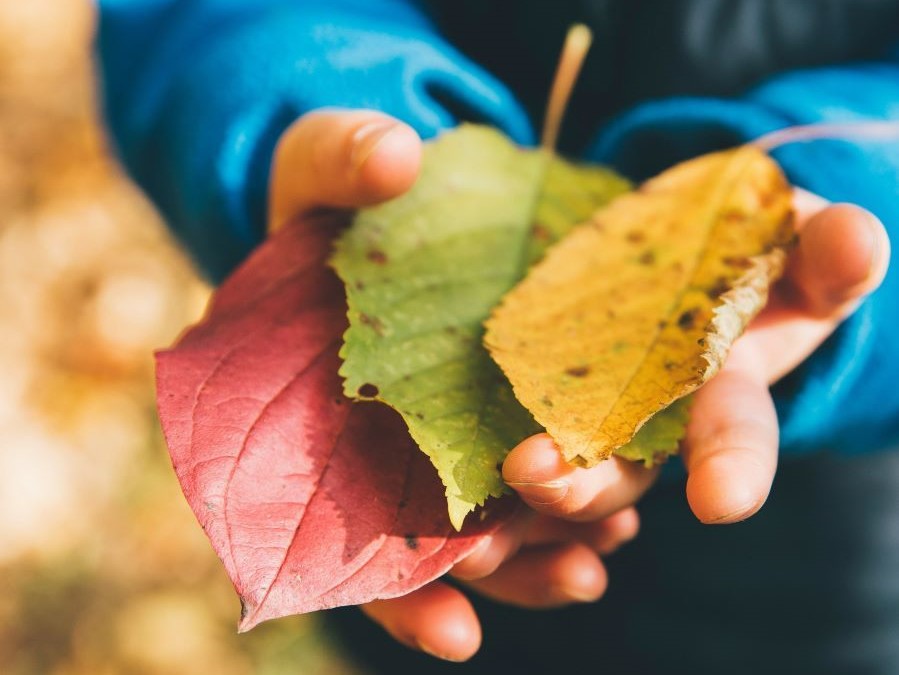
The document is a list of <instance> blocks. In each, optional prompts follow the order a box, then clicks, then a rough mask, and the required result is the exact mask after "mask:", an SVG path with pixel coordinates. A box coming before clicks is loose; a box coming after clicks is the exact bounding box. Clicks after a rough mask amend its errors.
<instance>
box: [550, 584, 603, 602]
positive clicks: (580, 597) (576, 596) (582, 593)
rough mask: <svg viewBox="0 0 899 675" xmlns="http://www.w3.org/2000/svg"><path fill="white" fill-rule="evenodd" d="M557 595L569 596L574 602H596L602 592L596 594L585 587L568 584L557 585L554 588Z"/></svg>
mask: <svg viewBox="0 0 899 675" xmlns="http://www.w3.org/2000/svg"><path fill="white" fill-rule="evenodd" d="M554 591H555V595H556V596H557V597H563V598H571V599H572V600H574V601H576V602H596V601H597V600H599V599H600V598H601V597H602V593H599V594H597V593H596V592H595V591H591V590H590V589H587V588H571V587H569V586H564V587H563V586H557V587H556V588H555V589H554Z"/></svg>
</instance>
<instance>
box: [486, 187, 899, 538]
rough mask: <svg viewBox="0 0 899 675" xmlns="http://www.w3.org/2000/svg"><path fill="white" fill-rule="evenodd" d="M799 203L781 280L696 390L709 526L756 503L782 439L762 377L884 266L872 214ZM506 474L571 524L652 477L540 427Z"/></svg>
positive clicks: (631, 495)
mask: <svg viewBox="0 0 899 675" xmlns="http://www.w3.org/2000/svg"><path fill="white" fill-rule="evenodd" d="M794 203H795V206H796V210H797V216H798V219H797V220H798V225H799V228H800V239H799V244H798V247H797V248H796V249H795V250H794V251H793V253H792V255H791V257H790V260H789V263H788V265H787V270H786V274H785V277H784V279H783V280H782V281H781V282H780V283H779V284H777V286H776V287H775V288H774V289H773V292H772V294H771V298H770V300H769V302H768V305H767V306H766V308H765V309H764V310H763V311H762V313H761V314H760V315H759V316H758V317H757V318H756V320H755V321H754V322H753V323H752V324H751V325H750V327H749V329H748V330H747V332H746V334H745V335H744V336H743V337H742V338H740V340H738V341H737V343H736V344H735V345H734V348H733V350H732V351H731V354H730V356H729V358H728V360H727V363H726V364H725V366H724V368H723V369H722V371H721V372H720V373H719V374H718V375H717V376H716V377H715V378H714V379H712V380H711V381H710V382H709V383H708V384H706V385H705V386H704V387H702V388H701V389H700V390H699V391H698V392H697V393H696V395H695V403H694V405H693V408H692V413H691V421H690V425H689V427H688V430H687V438H686V440H685V443H684V447H683V452H682V458H683V461H684V465H685V467H686V469H687V473H688V476H689V477H688V480H687V499H688V500H689V502H690V507H691V508H692V509H693V512H694V513H695V514H696V516H697V518H699V520H701V521H702V522H704V523H716V524H726V523H733V522H737V521H740V520H743V519H745V518H748V517H749V516H751V515H752V514H754V513H755V512H756V511H758V510H759V509H760V508H761V506H762V504H763V503H764V502H765V499H766V498H767V496H768V491H769V490H770V488H771V482H772V480H773V479H774V471H775V468H776V465H777V448H778V427H777V417H776V415H775V411H774V405H773V403H772V400H771V396H770V394H769V392H768V386H769V385H770V384H772V383H773V382H775V381H777V380H778V379H780V378H781V377H783V376H784V375H786V374H787V373H788V372H789V371H791V370H792V369H793V368H795V367H796V366H797V365H799V364H800V363H801V362H802V361H803V360H804V359H806V358H807V357H808V356H809V355H810V354H811V353H812V352H813V351H814V350H815V349H816V348H817V347H818V345H820V344H821V343H822V342H823V341H824V340H825V339H826V338H827V336H828V335H830V334H831V333H832V332H833V330H834V329H835V328H836V327H837V325H838V324H839V322H840V321H841V320H842V319H844V318H845V317H846V316H847V315H849V314H850V313H851V312H852V311H853V309H854V308H855V307H856V306H857V304H858V302H859V300H860V299H861V298H862V297H863V296H865V295H867V294H868V293H870V292H871V291H873V290H874V289H875V288H876V287H877V286H878V285H879V284H880V282H881V281H882V280H883V277H884V275H885V274H886V269H887V264H888V260H889V254H890V244H889V240H888V238H887V234H886V230H885V229H884V227H883V225H882V224H881V223H880V221H878V220H877V218H875V217H874V216H872V215H871V214H870V213H868V212H867V211H864V210H863V209H860V208H858V207H855V206H850V205H845V204H838V205H828V203H827V202H825V201H824V200H822V199H821V198H819V197H816V196H814V195H812V194H810V193H807V192H804V191H801V190H797V191H796V192H795V198H794ZM503 476H504V478H505V479H506V481H507V482H508V483H509V484H510V485H511V486H512V487H514V488H515V489H516V490H517V491H518V493H519V495H521V497H522V498H523V499H524V500H525V501H526V502H527V503H528V504H530V505H531V506H532V507H533V508H534V509H535V510H536V511H538V512H540V513H544V514H547V515H550V516H554V517H559V518H566V519H571V520H578V521H583V520H589V519H592V518H602V517H604V516H607V515H609V514H611V513H614V512H616V511H617V510H618V509H620V508H622V507H624V506H627V505H629V504H632V503H634V502H635V501H636V500H637V499H638V498H639V497H640V495H642V493H643V492H644V491H645V490H646V489H647V488H648V487H649V484H650V483H651V482H652V480H653V478H654V474H653V473H652V472H648V471H644V470H643V469H642V468H640V466H639V465H635V464H631V463H629V462H625V461H620V460H617V459H613V460H612V461H609V462H603V463H602V464H599V465H598V466H596V467H594V468H592V469H572V468H570V467H569V466H567V465H566V464H565V463H564V462H563V461H562V459H561V457H560V456H559V454H558V452H557V451H556V450H555V448H554V447H553V445H552V442H551V440H550V439H549V438H548V437H547V436H546V435H539V436H534V437H532V438H530V439H527V440H526V441H524V442H523V443H521V444H520V445H519V446H518V447H517V448H515V449H514V450H513V451H512V452H511V453H510V454H509V456H508V457H507V458H506V461H505V464H504V466H503Z"/></svg>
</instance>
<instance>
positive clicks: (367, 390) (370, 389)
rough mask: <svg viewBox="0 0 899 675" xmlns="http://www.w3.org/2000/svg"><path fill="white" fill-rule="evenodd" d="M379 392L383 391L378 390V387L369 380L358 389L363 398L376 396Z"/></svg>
mask: <svg viewBox="0 0 899 675" xmlns="http://www.w3.org/2000/svg"><path fill="white" fill-rule="evenodd" d="M379 393H381V392H380V391H379V390H378V388H377V387H376V386H375V385H373V384H371V383H369V382H366V383H365V384H363V385H362V386H361V387H359V389H358V394H359V396H361V397H362V398H374V397H375V396H377V395H378V394H379Z"/></svg>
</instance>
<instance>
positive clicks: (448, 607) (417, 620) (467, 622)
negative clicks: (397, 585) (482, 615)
mask: <svg viewBox="0 0 899 675" xmlns="http://www.w3.org/2000/svg"><path fill="white" fill-rule="evenodd" d="M362 611H363V612H365V614H366V615H367V616H368V617H369V618H371V619H372V620H373V621H374V622H375V623H377V624H378V625H380V626H381V627H382V628H383V629H384V630H386V631H387V632H388V633H390V635H391V636H392V637H393V638H394V639H395V640H397V641H398V642H400V643H402V644H404V645H406V646H407V647H411V648H413V649H420V650H421V651H423V652H425V653H427V654H430V655H431V656H436V657H437V658H439V659H444V660H446V661H466V660H468V659H470V658H471V657H472V656H474V654H475V652H476V651H477V650H478V648H479V647H480V646H481V626H480V624H479V623H478V618H477V615H476V614H475V611H474V608H473V607H472V606H471V603H470V602H469V601H468V599H467V598H466V597H465V595H463V593H462V592H461V591H459V590H457V589H455V588H452V587H450V586H447V585H446V584H444V583H440V582H433V583H431V584H428V585H427V586H424V587H423V588H420V589H418V590H417V591H415V592H413V593H410V594H409V595H404V596H403V597H400V598H393V599H391V600H377V601H375V602H370V603H368V604H367V605H362Z"/></svg>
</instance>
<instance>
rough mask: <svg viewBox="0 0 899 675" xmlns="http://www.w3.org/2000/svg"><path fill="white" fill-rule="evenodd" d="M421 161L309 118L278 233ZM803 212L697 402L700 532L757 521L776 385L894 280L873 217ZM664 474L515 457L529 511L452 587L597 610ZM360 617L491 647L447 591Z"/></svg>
mask: <svg viewBox="0 0 899 675" xmlns="http://www.w3.org/2000/svg"><path fill="white" fill-rule="evenodd" d="M420 159H421V144H420V141H419V139H418V137H417V135H416V134H415V132H414V131H413V130H412V129H411V128H409V127H408V126H406V125H404V124H402V123H399V122H396V121H395V120H392V119H391V118H389V117H386V116H385V115H383V114H381V113H376V112H370V111H353V112H346V111H322V112H317V113H313V114H310V115H306V116H305V117H303V118H302V119H301V120H299V121H298V122H297V123H296V124H294V125H293V126H292V127H291V128H290V129H289V130H288V131H287V132H286V133H285V134H284V136H283V137H282V140H281V143H280V144H279V148H278V151H277V152H276V157H275V161H274V165H273V171H272V181H271V198H270V204H269V212H270V218H269V225H270V227H276V226H278V225H280V224H281V223H284V222H286V221H287V220H289V219H291V218H293V217H295V216H298V215H300V214H302V213H304V212H307V211H311V210H316V209H321V208H356V207H360V206H366V205H369V204H374V203H377V202H380V201H384V200H386V199H390V198H392V197H395V196H398V195H400V194H402V193H403V192H405V191H406V190H408V189H409V187H411V185H412V183H413V182H414V181H415V178H416V177H417V175H418V168H419V163H420ZM796 206H797V210H798V212H799V223H800V226H801V227H802V234H801V237H800V243H799V246H798V248H797V249H796V250H795V251H794V253H793V255H792V257H791V259H790V263H789V266H788V269H787V273H786V276H785V278H784V280H783V281H782V282H781V283H780V284H779V285H778V286H777V288H776V289H775V290H774V292H773V293H772V297H771V300H770V302H769V305H768V307H767V308H766V309H765V310H764V311H763V312H762V314H761V315H760V316H759V317H758V318H757V319H756V321H755V322H754V323H753V324H752V326H750V329H749V330H748V331H747V333H746V334H745V335H744V336H743V337H742V338H741V339H740V340H739V341H738V342H737V344H736V345H735V346H734V349H733V351H732V353H731V356H730V358H729V359H728V361H727V364H726V365H725V367H724V368H723V370H722V371H721V372H720V373H719V374H718V375H717V376H716V377H715V378H714V379H713V380H712V381H711V382H709V383H708V384H707V385H705V386H704V387H703V388H702V389H701V390H700V391H699V392H698V393H697V394H696V399H695V403H694V405H693V409H692V419H691V423H690V426H689V429H688V434H687V439H686V441H685V444H684V450H683V461H684V464H685V466H686V468H687V472H688V474H689V478H688V481H687V498H688V500H689V502H690V506H691V508H692V509H693V511H694V513H695V514H696V515H697V517H698V518H699V519H700V520H701V521H703V522H705V523H720V524H724V523H732V522H736V521H739V520H742V519H744V518H748V517H749V516H751V515H752V514H753V513H755V512H756V511H758V509H759V508H761V506H762V504H763V503H764V501H765V499H766V497H767V495H768V491H769V489H770V487H771V482H772V480H773V478H774V471H775V467H776V464H777V446H778V428H777V418H776V416H775V412H774V407H773V404H772V402H771V397H770V394H769V393H768V386H769V384H771V383H772V382H774V381H776V380H777V379H779V378H780V377H782V376H783V375H785V374H786V373H787V372H789V371H790V370H791V369H793V368H794V367H796V366H797V365H798V364H799V363H800V362H801V361H802V360H804V359H805V358H806V357H808V356H809V355H810V354H811V353H812V352H813V351H814V349H815V348H816V347H817V346H818V345H819V344H820V343H821V342H822V341H823V340H824V339H825V338H826V337H827V336H828V335H829V334H830V333H831V332H833V330H834V328H835V327H836V326H837V324H838V323H839V322H840V320H842V319H843V318H844V317H845V316H846V315H847V314H849V313H850V312H851V311H852V310H853V308H854V307H855V305H856V304H857V303H858V301H859V299H860V298H862V297H863V296H864V295H865V294H867V293H869V292H871V291H872V290H873V289H874V288H876V287H877V285H878V284H879V283H880V281H881V280H882V278H883V276H884V274H885V272H886V267H887V262H888V259H889V241H888V239H887V236H886V232H885V230H884V229H883V226H882V225H881V224H880V223H879V222H878V221H877V219H876V218H874V217H873V216H871V215H870V214H869V213H867V212H866V211H863V210H861V209H859V208H856V207H853V206H846V205H836V206H828V205H827V203H826V202H824V201H823V200H821V199H819V198H817V197H815V196H813V195H810V194H808V193H804V192H799V191H797V193H796ZM657 474H658V471H657V470H646V469H644V468H642V466H640V465H637V464H633V463H630V462H626V461H621V460H618V459H614V458H613V459H612V460H610V461H608V462H603V463H602V464H600V465H598V466H596V467H594V468H592V469H573V468H571V467H569V466H568V465H567V464H566V463H565V462H564V461H563V460H562V459H561V457H560V455H559V453H558V451H557V450H556V449H555V447H554V446H553V444H552V441H551V440H550V439H549V437H548V436H546V435H545V434H540V435H537V436H534V437H532V438H529V439H527V440H525V441H524V442H522V443H521V444H520V445H519V446H518V447H516V448H515V449H514V450H513V451H512V452H511V453H510V454H509V456H508V458H507V459H506V462H505V464H504V467H503V475H504V477H505V479H506V481H507V482H508V483H509V484H510V485H511V486H512V487H513V488H515V489H516V490H517V492H518V493H519V495H520V496H521V497H522V498H523V499H524V501H525V502H527V503H528V504H529V505H530V506H531V507H532V509H533V511H532V512H530V513H527V514H523V515H522V516H521V517H520V518H519V519H517V520H516V521H514V522H512V523H510V524H509V525H508V526H507V527H506V528H505V529H504V530H503V531H501V532H499V533H497V534H496V535H494V536H493V537H492V538H491V539H490V540H488V541H487V542H485V544H484V545H483V546H482V547H481V548H480V549H479V550H477V551H475V552H474V553H473V554H471V556H469V557H468V558H467V559H466V560H464V561H462V562H460V563H459V564H458V565H457V566H456V567H455V568H454V570H453V575H454V576H456V577H457V578H459V579H464V580H467V581H465V583H466V584H468V585H470V586H471V587H473V588H474V589H476V590H477V591H479V592H481V593H483V594H485V595H488V596H490V597H493V598H495V599H498V600H502V601H505V602H509V603H512V604H517V605H521V606H525V607H552V606H558V605H563V604H567V603H570V602H576V601H590V600H594V599H596V598H598V597H599V596H600V595H602V593H603V591H604V590H605V583H606V580H605V571H604V568H603V566H602V563H601V562H600V559H599V555H604V554H607V553H610V552H611V551H613V550H614V549H615V548H617V547H618V546H619V545H621V544H622V543H624V542H626V541H627V540H629V539H631V538H632V537H634V536H635V535H636V533H637V529H638V527H639V521H638V518H637V514H636V511H635V510H634V509H633V506H632V505H633V504H634V503H635V502H636V501H637V500H638V499H639V498H640V497H641V496H642V495H643V493H644V492H645V491H646V490H647V489H648V488H649V487H650V485H651V484H652V482H653V481H654V480H655V477H656V476H657ZM535 545H536V546H535ZM522 547H523V548H522ZM519 549H521V550H519ZM362 609H363V611H365V612H366V614H368V615H369V616H370V617H371V618H373V619H374V620H375V621H376V622H377V623H379V624H380V625H381V626H383V627H384V628H385V629H386V630H387V631H388V632H389V633H390V634H391V635H392V636H393V637H394V638H396V639H397V640H399V641H400V642H402V643H404V644H407V645H409V646H412V647H416V648H419V649H422V650H423V651H426V652H428V653H431V654H433V655H435V656H439V657H441V658H447V659H451V660H465V659H467V658H469V657H470V656H472V655H473V654H474V652H475V651H476V650H477V649H478V646H479V645H480V639H481V634H480V626H479V624H478V621H477V617H476V616H475V613H474V610H473V609H472V607H471V604H470V603H469V602H468V600H467V599H466V598H465V596H464V595H463V594H462V593H461V592H460V591H458V590H457V589H455V588H452V587H451V586H448V585H446V584H444V583H441V582H434V583H432V584H430V585H428V586H426V587H424V588H422V589H419V590H418V591H416V592H414V593H411V594H409V595H406V596H404V597H401V598H396V599H393V600H383V601H378V602H374V603H370V604H368V605H366V606H364V607H363V608H362Z"/></svg>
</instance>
